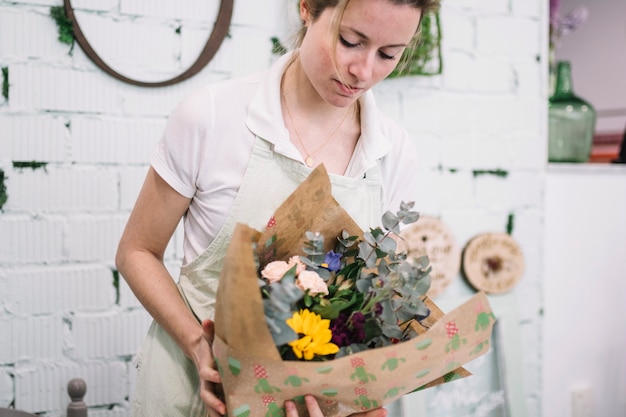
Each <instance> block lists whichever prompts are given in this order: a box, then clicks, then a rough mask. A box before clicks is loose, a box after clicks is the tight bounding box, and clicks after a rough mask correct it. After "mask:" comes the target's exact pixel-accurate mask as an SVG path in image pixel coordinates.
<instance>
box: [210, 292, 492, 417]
mask: <svg viewBox="0 0 626 417" xmlns="http://www.w3.org/2000/svg"><path fill="white" fill-rule="evenodd" d="M485 306H487V304H486V303H484V305H483V304H481V303H480V302H477V303H475V304H473V305H472V307H471V308H472V309H473V313H474V314H473V317H471V318H469V320H468V318H467V315H465V316H463V318H462V319H461V316H458V317H456V321H455V319H449V320H447V321H444V322H441V323H437V324H438V325H439V327H438V329H439V330H438V331H439V332H440V333H439V335H437V334H436V333H432V336H430V337H425V338H420V339H419V340H417V341H415V342H406V343H400V344H398V345H397V346H394V347H393V348H391V347H389V348H385V350H384V351H381V354H380V355H379V356H374V357H373V356H367V355H363V354H352V355H350V356H349V357H346V358H345V359H349V362H348V363H347V364H346V363H345V362H343V363H342V364H341V365H340V364H339V362H337V364H335V363H333V361H328V362H324V363H317V364H316V363H314V362H310V363H309V364H307V365H310V366H308V367H304V368H301V367H299V365H298V364H297V363H294V364H293V365H292V363H291V362H288V361H283V363H284V364H285V365H286V366H279V367H276V366H275V365H270V364H261V363H260V362H257V361H254V360H253V359H248V358H247V357H246V355H245V354H244V355H241V354H238V353H237V352H234V351H231V350H229V349H228V348H225V349H224V350H225V352H221V351H219V350H216V351H215V352H214V353H215V354H216V364H217V366H218V370H219V371H220V374H221V375H222V377H223V380H224V379H230V380H231V381H234V380H235V378H236V379H242V378H243V379H246V378H250V377H252V376H253V377H254V381H255V383H254V392H256V393H257V394H259V395H258V396H257V397H248V396H243V398H242V396H241V395H240V394H241V392H239V393H238V395H237V396H236V397H237V398H236V400H235V402H233V403H232V404H230V405H229V406H230V407H232V408H231V410H233V411H231V413H232V414H230V415H232V416H233V417H251V416H252V413H253V412H252V411H251V410H255V409H259V407H261V409H263V410H264V412H263V413H258V414H259V415H260V416H263V415H265V416H266V417H284V416H285V410H284V408H283V403H284V401H285V400H286V399H292V400H293V401H294V402H295V403H296V404H297V406H298V408H299V410H300V412H301V413H302V412H303V410H304V409H305V405H304V394H308V393H311V394H314V395H315V396H316V397H317V398H318V399H319V400H320V405H321V406H322V407H324V406H326V407H329V406H331V407H334V406H336V402H337V401H350V402H351V403H352V406H353V407H356V409H358V410H361V411H366V410H370V409H373V408H377V407H381V406H383V405H385V404H387V403H389V402H391V401H393V400H395V399H397V398H398V397H400V396H402V395H404V394H406V393H407V392H415V391H419V390H421V389H424V388H426V387H427V386H428V382H429V381H432V380H434V379H435V378H437V377H439V376H443V380H444V381H445V382H449V381H454V380H456V379H460V378H462V377H463V376H462V374H459V373H458V372H457V370H458V369H459V368H460V367H461V366H463V364H464V363H466V362H467V361H468V359H467V357H468V356H470V357H478V356H480V355H482V354H484V353H486V351H488V349H489V345H490V334H489V330H490V327H491V326H492V324H493V323H494V322H495V320H496V317H495V316H494V314H493V313H492V312H491V311H489V309H488V308H485ZM487 307H488V306H487ZM457 324H458V326H457ZM441 336H444V337H445V339H442V337H441ZM408 343H414V344H413V345H410V344H408ZM408 346H410V349H411V350H407V347H408ZM367 352H368V351H367V350H365V351H363V352H361V353H364V354H366V353H367ZM410 352H414V353H410ZM222 353H223V355H222V356H221V358H220V354H222ZM435 357H440V358H441V359H444V358H445V361H439V362H438V363H435V364H428V360H430V359H431V358H435ZM422 362H423V365H422V366H420V363H422ZM433 365H434V366H435V368H433ZM407 366H408V367H410V368H411V374H410V378H411V379H406V377H407V376H408V375H406V367H407ZM347 371H349V372H347ZM244 375H246V376H245V377H244ZM348 375H349V377H350V381H351V384H346V383H345V382H344V383H342V384H337V385H335V384H333V381H338V380H339V379H341V378H347V376H348ZM396 376H397V377H396ZM320 378H323V381H324V382H325V383H323V384H321V383H320ZM411 380H412V381H419V383H420V384H421V385H420V386H419V387H417V388H411V386H410V385H411V384H412V382H410V381H411ZM281 384H282V386H284V387H285V388H284V391H281V389H280V388H279V387H277V386H276V385H281ZM381 384H384V386H383V385H381ZM348 399H349V400H348ZM332 404H334V405H332Z"/></svg>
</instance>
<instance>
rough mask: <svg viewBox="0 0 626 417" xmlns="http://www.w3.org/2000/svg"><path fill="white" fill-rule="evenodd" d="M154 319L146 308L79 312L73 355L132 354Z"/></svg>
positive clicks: (74, 327)
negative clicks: (95, 312)
mask: <svg viewBox="0 0 626 417" xmlns="http://www.w3.org/2000/svg"><path fill="white" fill-rule="evenodd" d="M151 321H152V319H151V318H150V316H149V315H148V313H147V312H146V311H145V310H134V311H124V312H114V311H111V312H108V313H98V314H76V315H75V316H74V317H73V319H72V328H71V334H70V341H69V344H70V345H71V346H72V347H73V349H72V352H71V353H70V356H71V357H73V358H74V359H77V360H85V359H104V358H112V357H120V356H131V355H132V354H134V353H135V352H137V350H138V349H139V346H140V345H141V341H142V340H143V338H144V336H145V334H146V332H147V331H148V326H149V325H150V323H151Z"/></svg>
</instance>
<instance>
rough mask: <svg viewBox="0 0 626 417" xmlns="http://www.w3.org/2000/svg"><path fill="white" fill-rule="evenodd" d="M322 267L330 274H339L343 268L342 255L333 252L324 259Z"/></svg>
mask: <svg viewBox="0 0 626 417" xmlns="http://www.w3.org/2000/svg"><path fill="white" fill-rule="evenodd" d="M322 266H323V267H324V268H326V269H328V270H329V271H330V272H337V271H339V269H340V268H341V254H340V253H335V251H333V250H331V251H330V252H328V253H327V254H326V256H325V257H324V263H323V264H322Z"/></svg>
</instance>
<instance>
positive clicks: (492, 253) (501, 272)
mask: <svg viewBox="0 0 626 417" xmlns="http://www.w3.org/2000/svg"><path fill="white" fill-rule="evenodd" d="M463 272H464V274H465V277H466V278H467V280H468V281H469V283H470V284H471V285H472V286H473V287H474V288H476V289H477V290H480V291H485V292H486V293H490V294H501V293H504V292H507V291H509V290H511V289H512V288H513V286H514V285H515V284H516V283H517V281H519V280H520V278H521V277H522V275H523V273H524V256H523V254H522V251H521V249H520V247H519V246H518V245H517V243H516V242H515V240H513V238H512V237H511V236H509V235H508V234H506V233H486V234H482V235H479V236H477V237H475V238H473V239H472V240H470V241H469V243H468V244H467V245H466V246H465V250H464V251H463Z"/></svg>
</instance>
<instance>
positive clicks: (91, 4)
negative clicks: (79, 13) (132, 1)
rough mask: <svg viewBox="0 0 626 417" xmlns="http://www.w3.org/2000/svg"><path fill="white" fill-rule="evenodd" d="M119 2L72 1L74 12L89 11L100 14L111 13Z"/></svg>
mask: <svg viewBox="0 0 626 417" xmlns="http://www.w3.org/2000/svg"><path fill="white" fill-rule="evenodd" d="M119 3H120V2H119V0H98V1H97V2H95V1H93V0H72V7H73V8H74V10H91V11H101V12H113V11H115V10H116V9H117V8H118V6H119Z"/></svg>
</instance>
